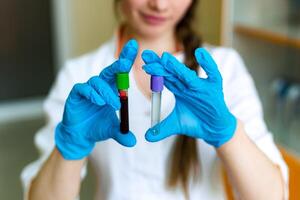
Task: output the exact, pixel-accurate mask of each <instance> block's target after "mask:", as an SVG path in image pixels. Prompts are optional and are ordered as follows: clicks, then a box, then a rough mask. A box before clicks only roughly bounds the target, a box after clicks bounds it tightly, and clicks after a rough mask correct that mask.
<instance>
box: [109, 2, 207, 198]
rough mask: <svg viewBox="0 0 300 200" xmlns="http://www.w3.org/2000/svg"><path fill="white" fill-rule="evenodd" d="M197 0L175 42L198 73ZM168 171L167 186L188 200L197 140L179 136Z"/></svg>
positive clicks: (196, 168) (197, 165) (195, 165)
mask: <svg viewBox="0 0 300 200" xmlns="http://www.w3.org/2000/svg"><path fill="white" fill-rule="evenodd" d="M119 1H120V0H115V5H114V8H115V12H116V16H117V17H118V16H119V15H118V12H117V11H118V9H117V3H118V2H119ZM198 1H199V0H193V1H192V3H191V5H190V7H189V8H188V10H187V11H186V13H185V15H184V17H183V18H182V19H181V21H180V22H179V23H178V24H177V26H176V37H177V40H178V41H179V42H180V43H181V44H182V46H183V50H184V55H185V60H184V63H185V64H186V65H187V66H188V67H189V68H190V69H192V70H194V71H196V73H198V69H199V66H198V63H197V62H196V60H195V59H194V51H195V49H196V48H198V47H200V46H202V40H201V38H200V37H199V36H198V35H197V34H196V32H195V31H194V30H193V28H192V23H193V20H194V17H195V10H196V6H197V4H198ZM169 168H170V170H168V171H169V174H168V179H167V186H168V187H170V188H176V187H177V186H180V187H181V188H182V189H183V192H184V194H185V197H186V198H187V199H189V191H188V185H189V182H190V180H191V178H192V177H193V178H194V180H196V179H195V178H196V177H198V176H199V174H200V161H199V156H198V150H197V139H195V138H191V137H188V136H184V135H179V136H177V138H176V141H175V144H174V146H173V149H172V152H171V157H170V166H169Z"/></svg>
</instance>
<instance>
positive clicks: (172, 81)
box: [164, 77, 187, 96]
mask: <svg viewBox="0 0 300 200" xmlns="http://www.w3.org/2000/svg"><path fill="white" fill-rule="evenodd" d="M164 85H165V86H166V88H168V90H170V91H171V92H172V93H173V94H174V95H176V96H180V95H182V94H184V91H185V90H186V89H187V87H186V86H185V85H184V84H183V83H181V82H180V81H178V80H176V78H175V77H170V78H168V79H165V80H164Z"/></svg>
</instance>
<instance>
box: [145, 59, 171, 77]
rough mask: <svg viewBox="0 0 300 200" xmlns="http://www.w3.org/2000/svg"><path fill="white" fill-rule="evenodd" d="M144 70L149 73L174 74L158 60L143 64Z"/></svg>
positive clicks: (158, 74) (157, 74)
mask: <svg viewBox="0 0 300 200" xmlns="http://www.w3.org/2000/svg"><path fill="white" fill-rule="evenodd" d="M143 70H144V71H145V72H146V73H147V74H149V75H156V76H163V77H168V76H172V75H171V74H170V73H169V72H168V71H166V70H165V68H164V67H163V66H162V65H161V64H160V63H158V62H154V63H150V64H146V65H143Z"/></svg>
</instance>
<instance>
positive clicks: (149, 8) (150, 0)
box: [120, 0, 192, 37]
mask: <svg viewBox="0 0 300 200" xmlns="http://www.w3.org/2000/svg"><path fill="white" fill-rule="evenodd" d="M120 3H121V10H122V13H123V15H124V17H125V20H126V22H127V24H128V25H129V27H130V28H131V31H133V32H134V33H135V34H139V35H141V36H143V37H157V36H159V35H161V34H164V33H166V32H170V31H172V32H173V31H174V30H175V27H176V24H177V23H178V22H179V21H180V20H181V18H182V17H183V16H184V14H185V12H186V11H187V9H188V8H189V6H190V5H191V3H192V0H121V2H120Z"/></svg>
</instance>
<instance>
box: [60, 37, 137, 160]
mask: <svg viewBox="0 0 300 200" xmlns="http://www.w3.org/2000/svg"><path fill="white" fill-rule="evenodd" d="M137 53H138V44H137V42H136V41H135V40H130V41H129V42H128V43H127V44H126V45H125V46H124V48H123V49H122V51H121V54H120V56H119V59H118V60H117V61H116V62H114V63H113V64H112V65H110V66H108V67H106V68H105V69H104V70H103V71H102V72H101V73H100V75H99V76H94V77H92V78H90V79H89V80H88V81H87V82H86V83H78V84H75V85H74V87H73V89H72V90H71V92H70V94H69V96H68V98H67V101H66V103H65V108H64V114H63V119H62V121H61V122H60V123H59V124H58V125H57V127H56V130H55V143H56V147H57V149H58V150H59V151H60V153H61V154H62V156H63V157H64V158H65V159H67V160H79V159H82V158H84V157H86V156H88V155H89V154H90V153H91V151H92V149H93V147H94V146H95V143H96V142H98V141H103V140H107V139H109V138H113V139H114V140H116V141H117V142H119V143H120V144H121V145H124V146H127V147H132V146H134V145H135V144H136V138H135V136H134V135H133V133H132V132H129V133H128V134H122V133H121V132H120V130H119V129H120V128H119V127H120V122H119V119H118V117H117V115H116V110H119V109H120V101H119V98H118V93H117V88H116V84H115V76H116V74H117V73H120V72H129V71H130V69H131V67H132V65H133V63H134V61H135V58H136V56H137Z"/></svg>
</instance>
